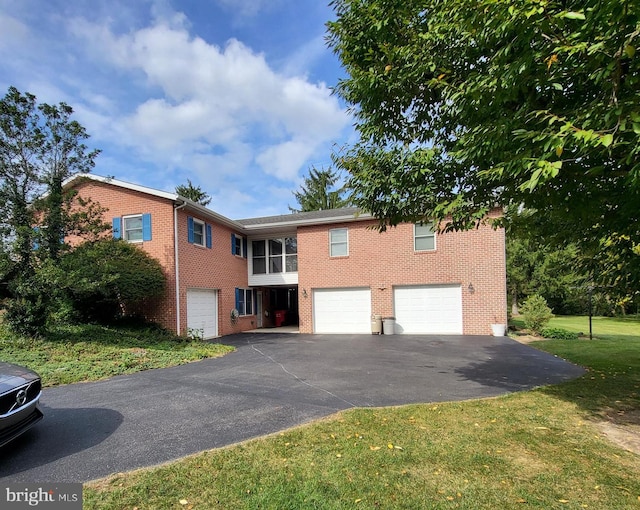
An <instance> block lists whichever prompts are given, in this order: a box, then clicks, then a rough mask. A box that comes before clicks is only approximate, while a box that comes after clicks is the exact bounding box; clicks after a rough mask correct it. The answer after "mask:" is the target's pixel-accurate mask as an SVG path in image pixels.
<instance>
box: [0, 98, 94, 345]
mask: <svg viewBox="0 0 640 510" xmlns="http://www.w3.org/2000/svg"><path fill="white" fill-rule="evenodd" d="M72 113H73V110H72V108H71V107H70V106H68V105H67V104H65V103H59V104H58V105H48V104H46V103H41V104H39V103H38V102H37V100H36V97H35V96H34V95H32V94H29V93H25V94H23V93H21V92H19V91H18V90H17V89H16V88H15V87H10V88H9V90H8V92H7V94H6V95H5V96H4V97H3V98H2V99H0V248H1V249H2V250H3V255H2V257H0V271H1V274H0V281H1V282H2V283H3V287H4V289H3V290H5V291H6V292H7V293H8V294H10V295H11V296H12V297H13V298H14V299H13V301H12V302H11V303H10V306H9V309H8V313H7V316H8V318H9V319H10V320H11V321H12V323H14V324H24V325H25V327H26V329H25V330H24V331H23V332H30V333H38V332H40V330H42V328H43V327H44V324H45V322H46V315H47V307H48V303H49V301H50V299H51V297H52V293H51V292H50V291H51V290H52V289H51V288H50V286H51V285H54V283H53V279H52V278H50V277H49V276H50V272H49V270H48V268H50V267H53V266H52V265H51V263H52V264H53V265H54V266H55V263H56V262H57V261H58V260H59V258H60V254H61V249H62V247H63V246H64V245H63V243H62V241H61V240H62V239H63V238H64V237H65V235H67V234H70V233H73V234H81V233H83V232H91V233H94V234H95V232H96V231H98V230H100V229H101V228H103V227H104V223H103V222H102V221H101V214H100V213H101V208H100V207H99V206H98V205H97V204H93V203H91V202H90V201H85V202H78V201H77V200H74V195H73V192H71V191H65V190H64V189H63V183H64V181H65V180H66V179H68V178H69V177H71V176H73V175H75V174H77V173H81V172H89V171H90V170H91V169H92V168H93V166H94V159H95V158H96V156H97V155H98V151H96V150H89V149H88V148H87V146H86V145H85V143H84V141H85V140H86V139H87V138H88V134H87V133H86V131H85V129H84V128H83V127H82V126H81V125H80V124H79V123H78V122H77V121H75V120H73V119H72V118H71V115H72ZM41 268H47V269H46V270H45V269H42V271H41V272H40V274H37V272H38V270H39V269H41Z"/></svg>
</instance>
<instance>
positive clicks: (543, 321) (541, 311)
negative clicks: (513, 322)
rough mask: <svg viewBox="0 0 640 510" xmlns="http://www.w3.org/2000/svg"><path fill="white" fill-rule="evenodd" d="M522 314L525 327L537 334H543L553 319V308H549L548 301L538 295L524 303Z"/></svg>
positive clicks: (530, 297)
mask: <svg viewBox="0 0 640 510" xmlns="http://www.w3.org/2000/svg"><path fill="white" fill-rule="evenodd" d="M520 312H521V313H522V316H523V318H524V325H525V326H526V327H527V328H528V329H530V330H531V331H533V332H534V333H537V334H540V333H541V332H542V330H543V329H544V327H545V326H546V325H547V324H548V323H549V320H550V319H551V318H552V317H553V313H551V308H549V307H548V306H547V301H546V300H545V299H544V298H543V297H542V296H540V295H538V294H532V295H531V296H529V297H528V298H527V300H526V301H525V302H524V303H523V305H522V307H521V309H520Z"/></svg>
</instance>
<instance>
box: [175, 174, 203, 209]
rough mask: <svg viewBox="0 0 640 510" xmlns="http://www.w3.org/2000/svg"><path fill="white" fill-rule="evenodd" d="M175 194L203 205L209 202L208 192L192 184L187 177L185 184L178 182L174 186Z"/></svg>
mask: <svg viewBox="0 0 640 510" xmlns="http://www.w3.org/2000/svg"><path fill="white" fill-rule="evenodd" d="M176 194H178V195H180V196H181V197H184V198H188V199H189V200H191V201H193V202H195V203H196V204H200V205H204V206H205V207H206V206H208V205H209V204H210V203H211V197H210V196H209V194H208V193H207V192H206V191H203V190H202V188H201V187H200V186H194V185H193V183H192V182H191V179H187V184H179V185H178V186H176Z"/></svg>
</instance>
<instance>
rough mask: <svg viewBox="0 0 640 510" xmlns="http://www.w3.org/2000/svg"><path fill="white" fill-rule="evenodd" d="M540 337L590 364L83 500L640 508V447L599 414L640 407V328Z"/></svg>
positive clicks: (237, 450) (196, 461) (104, 503)
mask: <svg viewBox="0 0 640 510" xmlns="http://www.w3.org/2000/svg"><path fill="white" fill-rule="evenodd" d="M559 327H566V326H559ZM536 346H538V347H542V348H544V349H545V350H547V351H549V352H553V353H555V354H557V355H559V356H562V357H565V358H568V359H571V360H573V361H574V362H577V363H581V364H583V365H585V366H587V367H589V372H588V373H587V374H586V375H585V376H583V377H581V378H580V379H578V380H577V381H574V382H569V383H566V384H561V385H558V386H552V387H545V388H539V389H536V390H534V391H529V392H524V393H518V394H511V395H507V396H504V397H500V398H493V399H484V400H474V401H467V402H451V403H438V404H424V405H411V406H404V407H397V408H385V409H354V410H350V411H346V412H343V413H339V414H337V415H335V416H333V417H331V418H329V419H325V420H321V421H319V422H316V423H313V424H310V425H306V426H302V427H298V428H296V429H292V430H288V431H285V432H282V433H280V434H275V435H273V436H270V437H267V438H261V439H256V440H253V441H248V442H246V443H243V444H240V445H236V446H232V447H229V448H223V449H219V450H212V451H208V452H203V453H200V454H197V455H194V456H191V457H189V458H186V459H183V460H181V461H178V462H174V463H171V464H168V465H164V466H161V467H156V468H152V469H144V470H140V471H137V472H133V473H125V474H122V473H120V474H117V475H114V476H113V477H111V478H108V479H104V480H100V481H96V482H92V483H89V484H87V485H86V486H85V501H84V505H85V506H84V508H85V509H93V508H96V509H103V508H104V509H121V508H138V509H140V510H142V509H165V508H166V509H169V508H187V509H189V508H206V509H218V508H219V509H228V508H234V509H235V508H238V509H257V508H261V509H307V508H309V509H310V508H314V509H316V508H321V509H347V508H349V509H352V508H353V509H358V508H362V509H377V508H384V509H395V508H398V509H400V508H403V509H426V508H435V509H450V508H466V509H474V510H475V509H492V510H493V509H496V508H540V509H556V508H557V509H582V508H592V509H601V508H616V509H638V508H640V477H638V473H640V456H639V455H637V454H634V453H631V452H629V451H626V450H623V449H621V448H619V447H617V446H615V445H613V444H612V443H610V442H609V441H608V440H607V439H606V438H605V437H604V436H603V434H602V432H601V431H600V429H599V428H598V423H597V420H598V419H599V418H600V417H601V416H604V415H609V414H611V415H615V416H625V415H626V416H630V415H632V414H633V413H634V412H637V410H638V409H640V398H639V392H640V330H639V329H635V330H633V328H632V331H631V332H628V331H626V330H624V331H623V330H622V329H621V330H620V331H619V333H617V334H616V333H612V334H611V336H610V337H608V338H606V339H605V340H594V341H588V340H577V341H573V342H566V341H565V342H561V341H545V342H540V344H539V345H536Z"/></svg>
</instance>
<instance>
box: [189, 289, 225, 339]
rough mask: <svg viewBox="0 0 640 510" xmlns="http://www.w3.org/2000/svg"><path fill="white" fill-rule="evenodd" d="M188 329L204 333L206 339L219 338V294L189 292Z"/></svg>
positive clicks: (201, 291)
mask: <svg viewBox="0 0 640 510" xmlns="http://www.w3.org/2000/svg"><path fill="white" fill-rule="evenodd" d="M187 328H189V329H193V330H197V331H200V332H202V334H203V337H204V338H214V337H217V336H218V292H217V291H215V290H209V289H189V290H187Z"/></svg>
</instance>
